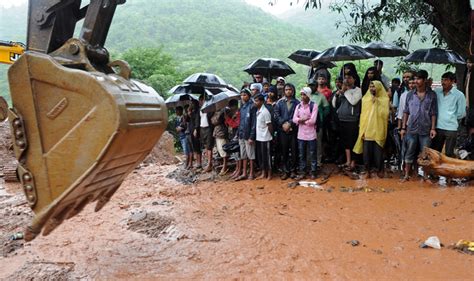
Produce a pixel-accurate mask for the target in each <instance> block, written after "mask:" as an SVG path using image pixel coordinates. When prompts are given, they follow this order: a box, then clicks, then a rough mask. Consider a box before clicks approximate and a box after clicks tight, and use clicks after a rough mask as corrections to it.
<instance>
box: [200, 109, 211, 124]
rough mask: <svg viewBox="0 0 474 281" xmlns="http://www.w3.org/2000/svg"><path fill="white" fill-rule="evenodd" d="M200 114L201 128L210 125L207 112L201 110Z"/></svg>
mask: <svg viewBox="0 0 474 281" xmlns="http://www.w3.org/2000/svg"><path fill="white" fill-rule="evenodd" d="M199 114H200V115H201V124H200V127H201V128H207V127H209V122H208V121H207V113H203V112H202V111H199Z"/></svg>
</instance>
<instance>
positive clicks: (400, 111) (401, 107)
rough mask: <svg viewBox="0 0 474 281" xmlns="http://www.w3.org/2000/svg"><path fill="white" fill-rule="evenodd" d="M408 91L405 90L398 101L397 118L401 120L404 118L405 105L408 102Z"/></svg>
mask: <svg viewBox="0 0 474 281" xmlns="http://www.w3.org/2000/svg"><path fill="white" fill-rule="evenodd" d="M408 92H409V91H405V92H403V94H402V95H401V96H400V101H399V103H398V109H397V119H400V120H402V119H403V111H405V105H406V103H407V96H408Z"/></svg>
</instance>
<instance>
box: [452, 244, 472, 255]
mask: <svg viewBox="0 0 474 281" xmlns="http://www.w3.org/2000/svg"><path fill="white" fill-rule="evenodd" d="M449 248H450V249H453V250H457V251H460V252H462V253H465V254H470V255H474V241H469V240H459V241H458V242H457V243H456V244H454V245H451V246H449Z"/></svg>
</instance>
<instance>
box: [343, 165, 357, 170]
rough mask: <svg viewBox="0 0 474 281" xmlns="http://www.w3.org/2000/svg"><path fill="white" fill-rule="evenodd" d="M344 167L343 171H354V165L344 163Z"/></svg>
mask: <svg viewBox="0 0 474 281" xmlns="http://www.w3.org/2000/svg"><path fill="white" fill-rule="evenodd" d="M345 166H346V167H345V168H344V171H346V172H354V170H355V168H354V167H351V166H347V165H345Z"/></svg>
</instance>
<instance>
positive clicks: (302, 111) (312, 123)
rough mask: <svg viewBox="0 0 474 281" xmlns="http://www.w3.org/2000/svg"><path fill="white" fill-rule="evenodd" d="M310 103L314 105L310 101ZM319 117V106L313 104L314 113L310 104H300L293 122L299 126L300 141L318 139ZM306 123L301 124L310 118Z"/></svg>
mask: <svg viewBox="0 0 474 281" xmlns="http://www.w3.org/2000/svg"><path fill="white" fill-rule="evenodd" d="M310 103H312V102H311V101H310ZM317 116H318V105H317V104H314V103H313V111H312V112H311V110H310V106H309V103H308V104H303V103H302V102H301V103H300V104H298V105H297V106H296V108H295V114H294V115H293V122H294V123H295V124H297V125H298V139H299V140H305V141H310V140H315V139H316V118H317ZM308 117H309V119H308V120H306V121H305V122H304V123H301V124H300V120H301V119H306V118H308Z"/></svg>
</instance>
